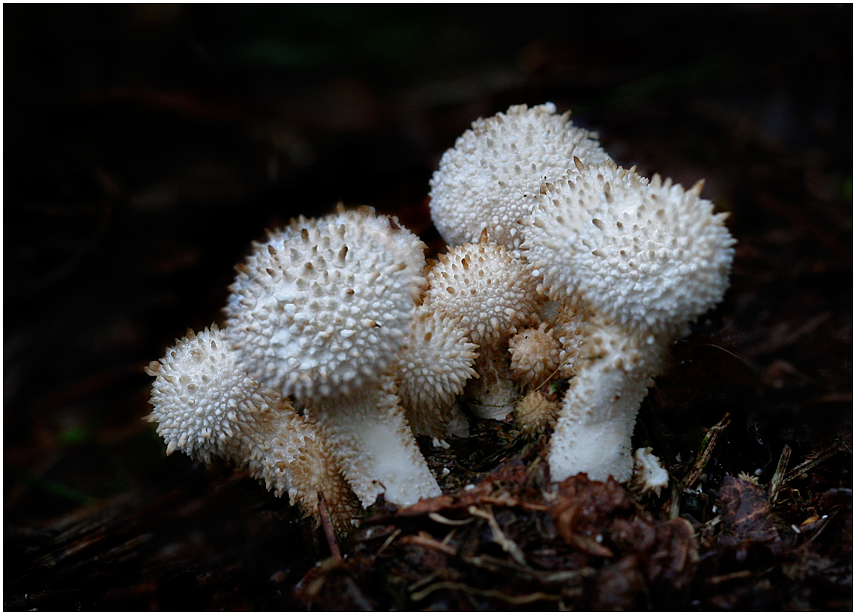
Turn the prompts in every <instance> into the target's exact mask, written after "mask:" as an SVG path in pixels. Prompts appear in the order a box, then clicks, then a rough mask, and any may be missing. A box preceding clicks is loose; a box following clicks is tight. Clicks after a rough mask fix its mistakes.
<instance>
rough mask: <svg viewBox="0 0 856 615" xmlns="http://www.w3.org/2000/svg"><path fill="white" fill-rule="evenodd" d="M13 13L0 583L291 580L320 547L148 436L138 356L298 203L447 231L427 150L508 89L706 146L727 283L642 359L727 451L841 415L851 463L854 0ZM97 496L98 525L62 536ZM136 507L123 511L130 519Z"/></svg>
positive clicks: (659, 141)
mask: <svg viewBox="0 0 856 615" xmlns="http://www.w3.org/2000/svg"><path fill="white" fill-rule="evenodd" d="M3 14H4V55H5V62H4V86H5V88H4V91H5V96H4V103H5V104H4V110H5V117H4V153H5V156H4V172H5V173H4V179H5V183H4V202H5V207H4V222H5V227H4V257H5V259H4V278H5V279H4V291H5V293H4V308H5V309H4V325H5V327H4V391H3V394H4V556H5V560H6V566H5V574H4V577H5V578H4V585H5V587H6V592H5V594H6V596H5V600H6V606H7V608H12V609H28V608H42V609H44V608H56V609H67V608H75V607H82V608H84V609H92V608H203V607H205V606H211V605H214V606H223V605H226V606H229V607H234V608H237V607H240V606H248V607H255V608H266V607H280V608H285V607H289V606H293V605H292V603H291V602H289V600H290V598H289V597H288V596H289V595H290V594H289V592H288V590H287V586H288V585H289V584H292V583H293V582H294V581H296V580H297V579H299V578H300V577H301V575H302V572H301V571H303V572H305V570H306V567H307V566H309V565H311V562H312V561H313V559H312V555H311V554H308V555H307V554H306V551H305V549H303V548H302V547H301V546H300V544H301V534H300V529H299V524H298V523H297V521H296V520H295V515H294V514H293V513H292V512H291V511H289V509H288V507H287V506H285V505H284V504H282V503H281V502H278V501H277V502H275V503H271V502H270V500H273V498H272V496H269V495H268V494H266V493H265V492H264V490H263V489H262V488H261V487H259V486H256V485H255V484H254V483H252V482H251V481H249V480H247V479H241V478H240V475H238V477H237V478H235V477H233V475H232V474H231V473H230V472H228V470H225V469H220V470H218V469H215V470H213V471H208V470H205V469H204V468H202V467H200V466H199V465H198V464H194V463H192V462H190V461H189V460H188V459H187V458H185V457H183V456H181V455H175V456H172V457H170V458H164V457H163V449H164V447H163V445H162V442H161V441H160V439H159V438H158V437H157V436H156V434H155V433H154V428H153V427H152V426H151V425H149V424H148V423H145V422H143V421H141V417H143V416H144V415H145V414H147V413H148V406H147V398H148V386H149V382H150V379H149V378H148V377H147V376H146V375H145V374H144V372H143V368H144V366H146V365H147V364H148V362H149V361H151V360H154V359H157V358H159V357H160V356H162V354H163V351H164V349H165V348H166V347H167V346H168V345H171V344H172V343H173V342H174V340H175V338H176V337H180V336H182V335H184V333H185V330H186V328H187V327H190V328H193V329H200V328H202V327H204V326H206V325H208V324H210V323H211V322H213V321H216V320H218V319H219V318H220V312H219V310H220V307H221V306H222V305H223V304H224V302H225V299H226V296H227V292H228V291H227V286H228V284H229V283H230V282H231V279H232V273H233V271H232V267H233V265H234V264H235V263H237V262H239V261H240V259H241V258H242V257H243V255H244V254H245V252H246V250H247V248H248V246H249V243H250V242H251V241H252V240H253V239H257V238H260V237H262V236H263V230H264V229H265V228H267V227H274V226H277V225H282V224H284V223H285V222H287V220H288V219H289V218H290V217H292V216H296V215H297V214H306V215H309V216H314V215H319V214H322V213H325V212H327V211H329V210H330V209H331V208H332V207H333V206H334V205H335V203H336V202H337V201H344V202H345V203H346V204H348V205H358V204H370V205H373V206H375V207H376V208H378V209H379V210H380V211H383V212H389V213H394V214H396V215H398V216H399V218H400V219H401V220H402V222H403V223H404V224H405V225H406V226H407V227H409V228H411V229H412V230H413V231H414V232H417V233H419V234H420V235H421V236H422V238H423V239H424V240H425V241H426V242H427V243H428V244H429V247H430V249H431V250H432V251H433V252H435V253H436V252H437V251H439V250H442V249H443V245H442V242H441V241H440V240H439V237H438V235H437V233H436V231H435V230H434V229H433V227H432V226H431V222H430V218H429V216H428V208H427V202H426V196H427V192H428V181H429V178H430V176H431V173H432V171H433V170H434V168H435V166H436V164H437V162H438V160H439V158H440V155H441V154H442V153H443V151H444V150H445V149H446V148H448V147H450V146H451V145H452V144H453V142H454V140H455V138H456V137H457V136H458V135H459V134H461V133H462V132H463V131H464V130H465V129H466V128H467V127H468V126H469V124H470V122H471V121H472V120H474V119H475V118H476V117H478V116H485V117H486V116H489V115H493V114H495V113H496V112H499V111H503V110H505V109H506V108H507V107H508V106H509V105H511V104H518V103H527V104H530V105H534V104H540V103H543V102H546V101H552V102H554V103H556V105H557V106H558V107H559V110H560V111H564V110H567V109H571V110H572V111H573V116H572V117H573V119H574V122H575V123H577V124H579V125H582V126H585V127H587V128H591V129H593V130H596V131H598V132H599V134H600V136H601V140H602V143H603V145H604V147H605V149H606V150H607V151H608V152H609V153H610V154H611V155H612V156H613V157H614V159H615V160H616V161H617V162H618V163H619V164H621V165H623V166H630V165H637V167H638V170H639V171H640V172H641V173H642V174H644V175H650V174H652V173H654V172H659V173H661V174H663V175H665V176H669V177H672V178H673V179H674V180H675V181H677V182H680V183H682V184H684V185H685V186H690V185H692V184H693V183H695V182H696V181H697V180H698V179H701V178H705V179H706V184H705V190H704V196H706V197H707V198H710V199H712V200H713V201H714V202H716V203H717V206H718V207H719V209H721V210H724V211H730V212H731V217H730V219H729V227H730V229H731V231H732V233H733V234H734V236H735V237H736V238H737V239H738V245H737V255H736V258H735V263H734V273H733V278H732V279H733V282H732V288H731V290H730V291H729V293H728V295H727V297H726V299H725V301H724V302H723V304H722V305H721V306H719V307H718V308H717V309H716V310H715V311H714V312H713V313H712V315H711V316H710V317H709V318H707V319H703V320H702V321H701V322H700V323H699V325H698V326H697V327H696V328H695V332H694V335H693V336H692V337H691V338H690V340H689V341H685V342H682V343H679V344H678V345H677V347H676V351H675V353H676V361H675V366H674V367H673V368H672V370H670V372H669V373H668V374H666V375H664V377H663V379H661V380H660V381H658V382H659V383H660V386H659V387H658V388H657V389H655V391H654V393H653V395H652V399H654V400H655V401H656V402H657V404H658V406H659V407H661V408H663V412H662V416H663V419H664V421H666V422H667V423H668V424H669V425H670V426H671V428H672V429H673V431H674V432H677V431H678V430H679V428H683V427H685V428H686V430H688V433H691V434H697V433H698V432H699V430H703V427H704V426H710V425H712V424H713V423H715V422H717V421H718V420H719V419H720V418H721V416H722V412H723V409H726V410H728V411H729V412H731V413H732V416H733V417H734V424H733V425H732V427H730V428H729V429H730V430H731V431H730V432H729V439H727V441H726V443H725V444H723V445H722V446H724V447H725V448H724V449H723V450H722V451H721V452H720V457H721V458H722V460H724V459H726V458H728V459H731V460H733V463H734V464H735V465H734V466H733V467H729V466H728V464H727V463H726V462H725V461H720V462H719V463H720V465H721V467H722V471H723V472H728V473H734V474H736V472H737V471H748V472H750V473H751V472H753V471H755V470H756V469H757V470H760V471H761V472H762V477H764V476H766V477H767V478H769V475H770V473H771V472H772V470H773V468H774V466H775V463H776V460H777V459H778V456H779V452H780V450H781V448H782V446H783V444H785V443H787V444H788V445H789V446H791V447H792V448H793V449H794V456H793V459H794V462H793V463H795V462H796V461H797V460H799V459H802V458H804V456H805V455H810V454H812V453H813V452H814V451H817V450H818V447H822V446H825V444H824V443H828V442H829V441H835V442H838V443H839V444H838V446H839V447H840V448H841V450H843V451H844V453H843V454H838V456H837V457H835V458H834V460H835V461H836V463H835V464H834V468H832V469H830V470H829V471H828V472H827V473H826V475H825V477H824V480H826V481H828V482H829V483H830V484H833V483H834V484H835V485H837V487H838V488H843V487H849V486H851V482H850V481H851V473H850V464H851V463H852V462H851V458H850V457H849V446H850V444H849V443H850V442H851V436H850V434H851V432H852V423H851V420H850V416H851V405H852V129H853V125H852V112H853V108H852V87H853V84H852V69H853V67H852V6H850V5H810V6H809V5H806V6H802V5H786V6H776V5H755V6H720V5H717V6H711V5H702V6H684V5H664V6H641V5H632V6H622V5H597V6H585V5H583V6H568V5H543V6H539V5H535V6H533V5H526V6H517V5H497V6H493V5H477V6H468V5H460V6H459V5H430V6H406V7H403V6H395V5H382V6H372V5H347V6H336V5H317V6H316V5H300V6H274V5H265V6H229V5H217V6H203V5H190V6H174V5H118V6H101V5H98V6H87V5H64V6H53V5H4V7H3ZM681 383H684V384H681ZM687 383H689V384H687ZM842 442H843V444H841V443H842ZM672 446H673V448H674V449H675V450H678V451H680V450H685V449H686V453H685V455H691V454H693V450H694V448H695V450H697V446H698V442H697V440H691V439H687V441H684V440H682V439H680V438H676V439H675V440H674V441H673V442H672ZM729 455H731V456H730V457H729ZM801 455H802V456H803V457H800V456H801ZM738 465H739V467H738ZM218 472H219V473H218ZM211 481H213V483H212V482H211ZM212 484H213V485H214V486H213V487H212ZM224 485H225V486H224ZM181 490H186V491H187V492H188V493H194V494H198V493H203V494H207V495H206V496H205V497H207V498H209V499H206V500H204V502H205V505H204V506H203V505H202V504H199V503H198V502H197V503H196V504H194V500H193V497H191V496H187V495H186V494H183V495H181V497H180V498H179V500H176V499H175V498H176V497H179V496H176V495H175V494H176V493H177V492H181ZM194 490H196V491H194ZM212 490H213V491H212ZM212 493H214V495H211V494H212ZM194 497H195V496H194ZM159 498H160V499H159ZM181 498H184V499H181ZM210 498H213V500H211V499H210ZM217 498H220V499H217ZM223 498H225V500H224V499H223ZM236 502H237V503H236ZM247 502H249V503H247ZM218 503H219V504H218ZM179 504H181V505H182V506H185V508H186V510H185V509H182V510H183V511H184V512H181V511H179V512H177V513H176V517H175V518H172V517H170V516H169V514H167V513H165V512H163V510H167V509H169V510H172V508H171V507H178V506H179ZM194 505H195V506H196V508H193V506H194ZM217 506H221V507H220V508H217ZM851 506H852V500H851ZM117 507H118V508H117ZM187 507H189V508H187ZM162 509H163V510H162ZM104 511H112V512H111V513H110V514H112V515H113V516H112V517H110V518H111V519H112V520H113V521H112V523H113V525H110V524H106V525H105V527H108V529H109V530H110V531H108V532H106V535H108V537H110V536H112V537H113V538H111V539H112V540H114V542H113V543H110V540H106V542H104V543H103V544H105V545H107V546H104V552H107V553H112V554H113V555H112V556H110V557H107V558H106V559H105V556H104V553H103V552H96V551H93V552H92V553H91V554H87V553H86V552H84V554H83V555H74V556H73V555H72V554H70V553H66V551H63V550H60V551H51V548H50V545H51V544H53V543H52V541H56V540H57V537H58V536H59V535H61V533H62V531H63V528H68V527H71V526H70V525H69V524H71V523H72V521H70V519H73V520H74V523H78V524H79V523H81V522H84V521H85V520H87V519H93V518H96V517H97V516H98V515H102V516H101V517H98V518H101V519H102V522H103V518H104V517H103V515H104V514H105V513H104ZM141 511H142V512H141ZM259 511H261V512H259ZM135 515H136V517H135ZM146 515H148V516H146ZM182 515H183V516H182ZM266 515H267V516H266ZM270 515H274V516H276V521H277V522H280V523H282V524H283V525H284V526H285V529H283V530H282V532H284V534H283V535H282V536H279V537H278V540H282V541H284V542H286V543H287V544H289V545H291V547H290V549H292V551H288V550H286V551H288V553H291V555H288V554H283V553H282V552H278V555H277V556H276V558H278V559H276V558H273V559H276V563H271V561H273V560H271V559H266V558H265V557H263V556H262V555H260V553H262V552H264V553H265V554H269V551H277V549H276V548H274V547H272V546H271V545H270V544H264V543H265V542H269V536H268V535H267V534H265V533H264V532H265V531H266V530H265V529H264V526H265V524H266V523H268V522H269V521H270V520H269V519H268V517H269V516H270ZM129 517H134V518H137V519H140V518H142V519H144V522H142V525H141V526H140V527H142V529H140V527H137V526H135V525H134V526H132V524H129V525H128V526H127V527H126V528H125V530H124V531H125V533H124V534H122V532H121V531H119V530H117V529H116V525H115V524H117V523H119V524H120V523H122V521H121V520H122V519H126V518H129ZM215 517H216V520H215V521H212V520H211V519H212V518H215ZM851 518H852V516H851ZM176 519H179V520H176ZM81 520H84V521H81ZM180 520H183V521H180ZM266 520H267V521H266ZM103 523H106V522H103ZM182 523H184V525H182ZM211 523H213V524H219V525H216V527H214V526H210V527H212V528H214V529H210V532H209V533H206V532H207V531H208V530H206V528H209V525H207V524H211ZM63 524H65V525H63ZM253 524H255V525H253ZM248 526H249V529H248ZM123 527H125V526H123ZM849 527H850V526H849V525H848V526H846V527H844V528H843V529H842V528H841V527H839V528H838V529H837V530H835V529H833V530H829V533H832V532H833V531H839V532H844V534H843V535H844V536H845V539H846V536H847V534H846V532H847V531H849V529H848V528H849ZM253 528H255V529H253ZM117 535H121V536H122V539H121V540H118V539H116V538H115V536H117ZM850 536H851V538H850V539H849V540H852V533H851V534H850ZM254 537H255V539H257V540H258V542H253V538H254ZM845 541H846V540H845ZM238 544H240V545H244V546H236V545H238ZM129 545H130V546H129ZM99 548H100V547H99ZM110 549H112V551H110ZM117 549H118V550H119V552H121V553H122V554H124V555H122V556H121V557H119V556H118V555H116V553H117V551H116V550H117ZM122 549H124V551H123V550H122ZM58 553H59V555H58ZM840 555H841V553H837V554H836V555H835V557H839V556H840ZM271 557H273V556H271ZM75 558H76V559H75ZM99 558H101V559H99ZM117 558H118V559H117ZM236 559H243V561H245V562H246V561H247V560H248V559H249V560H253V559H255V560H257V561H259V562H265V564H264V566H263V565H262V564H259V567H260V570H255V569H252V566H250V565H249V564H245V565H244V567H243V568H240V572H234V571H235V570H236V568H235V567H234V566H235V564H234V560H236ZM102 562H108V563H109V566H108V568H109V569H108V570H105V565H104V564H103V563H102ZM75 566H77V567H75ZM159 566H160V568H159ZM163 566H169V570H170V571H171V572H170V573H169V574H166V576H164V573H163ZM265 566H266V567H265ZM224 571H232V572H224ZM271 571H279V572H275V573H274V576H271V574H272V572H271ZM230 574H231V575H233V576H234V577H235V578H238V579H239V580H240V579H244V580H246V579H253V578H254V577H259V578H261V581H259V583H262V582H264V583H268V585H264V587H262V588H261V589H259V588H256V589H258V591H256V590H255V589H253V590H252V591H250V590H243V593H240V592H239V593H238V594H234V592H233V594H230V596H233V598H229V599H230V600H232V599H234V600H235V601H236V602H229V601H228V600H226V599H225V598H222V597H221V598H220V599H219V600H220V602H217V599H215V598H212V596H220V595H221V594H218V593H217V592H218V591H220V589H221V584H222V582H223V581H222V579H223V578H226V579H227V581H226V582H225V583H226V584H227V585H228V584H230V583H231V584H232V585H235V584H238V585H239V586H240V587H244V586H243V585H240V583H239V581H235V580H234V579H233V576H229V575H230ZM276 574H280V576H279V577H276ZM170 575H172V576H170ZM205 575H215V577H216V578H215V577H210V576H205ZM216 575H221V576H216ZM222 575H226V576H225V577H223V576H222ZM242 575H243V576H242ZM274 577H276V578H277V579H278V581H276V582H274V581H268V579H269V578H270V579H273V578H274ZM200 578H202V579H203V580H201V581H200ZM211 578H215V581H211V580H210V579H211ZM164 579H167V581H168V582H167V581H165V580H164ZM206 579H207V581H206ZM145 582H150V586H145ZM241 582H243V581H241ZM247 582H248V583H251V581H247ZM169 583H173V585H172V586H171V585H169ZM206 583H207V584H206ZM277 583H278V585H277ZM212 584H213V585H212ZM271 584H274V585H276V588H277V591H278V592H279V593H278V594H276V595H278V596H281V598H279V600H280V601H279V602H278V601H277V599H275V598H273V597H272V595H273V594H269V593H265V592H266V591H268V590H270V587H269V586H270V585H271ZM232 585H230V587H231V586H232ZM146 587H148V589H146ZM170 587H173V589H175V591H173V590H171V589H170ZM188 587H189V588H190V589H187V588H188ZM212 587H214V589H211V588H212ZM283 588H285V589H283ZM179 590H180V591H179ZM270 591H272V590H270ZM178 595H181V596H183V598H180V599H179V598H178V597H177V596H178ZM235 595H237V596H238V597H236V598H235V597H234V596H235ZM25 596H26V597H25ZM282 596H284V597H282ZM812 604H818V603H812ZM762 606H770V605H762ZM773 606H781V605H773ZM827 606H828V605H827ZM833 606H834V605H833Z"/></svg>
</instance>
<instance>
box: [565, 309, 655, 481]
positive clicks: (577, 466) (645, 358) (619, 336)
mask: <svg viewBox="0 0 856 615" xmlns="http://www.w3.org/2000/svg"><path fill="white" fill-rule="evenodd" d="M595 327H596V328H593V330H592V331H591V337H590V338H589V339H588V340H587V341H586V343H585V344H584V345H583V348H582V349H581V351H582V353H583V356H581V357H580V358H578V360H577V363H576V367H577V375H576V376H575V377H574V378H572V379H571V382H570V387H569V388H568V391H567V393H566V394H565V398H564V402H563V405H562V410H561V412H560V415H559V420H558V423H557V424H556V429H555V431H554V432H553V438H552V441H551V443H550V453H549V457H548V460H549V464H550V472H551V476H552V479H553V480H554V481H562V480H564V479H566V478H568V477H569V476H573V475H576V474H578V473H580V472H585V473H586V474H588V477H589V478H590V479H592V480H601V481H605V480H606V479H607V478H608V477H609V476H612V477H613V478H614V479H615V480H617V481H619V482H624V481H626V480H628V479H629V478H630V475H631V473H632V471H633V456H632V455H633V450H632V446H631V442H630V439H631V436H632V435H633V426H634V425H635V423H636V415H637V413H638V410H639V407H640V405H641V404H642V401H643V400H644V399H645V395H646V393H647V390H648V387H649V386H651V385H652V384H653V381H652V379H651V378H652V376H653V375H655V374H656V373H657V371H658V367H659V364H660V360H659V359H658V357H659V356H660V354H661V353H662V351H663V350H664V345H663V344H662V343H661V342H658V341H656V340H655V338H654V337H653V336H649V337H648V339H643V338H641V336H637V335H632V334H629V333H628V332H627V331H626V330H625V329H624V328H622V327H620V326H618V325H615V324H599V325H595Z"/></svg>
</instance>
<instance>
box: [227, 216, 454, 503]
mask: <svg viewBox="0 0 856 615" xmlns="http://www.w3.org/2000/svg"><path fill="white" fill-rule="evenodd" d="M423 248H424V244H423V243H422V242H421V241H420V240H419V239H418V238H417V237H416V236H415V235H413V234H412V233H411V232H410V231H407V230H405V229H402V228H401V227H400V226H399V225H398V223H397V220H396V219H394V218H389V217H386V216H375V215H374V210H372V209H371V208H361V209H359V210H357V211H339V212H338V213H337V214H331V215H329V216H326V217H324V218H319V219H314V220H307V219H304V218H300V219H298V220H296V221H294V222H292V224H291V225H290V226H289V227H288V228H286V229H285V230H283V231H281V232H278V233H272V234H271V235H270V237H269V238H268V241H267V242H265V243H261V244H256V245H255V247H254V251H253V253H252V254H251V255H250V257H249V258H248V259H247V264H246V265H245V266H242V267H240V268H239V269H238V280H237V281H236V282H235V284H234V285H233V286H232V291H233V293H234V295H236V296H233V297H230V299H229V301H228V302H227V305H226V312H227V315H228V321H227V322H228V329H227V331H228V336H229V340H230V341H231V343H232V345H233V346H234V348H235V349H236V350H237V352H238V355H239V360H240V361H241V364H242V365H243V366H244V367H245V368H246V370H247V371H248V372H249V373H250V374H251V375H252V376H254V377H255V378H258V379H259V380H260V381H261V382H263V383H265V384H266V385H268V386H271V387H276V388H277V389H278V390H280V391H283V393H284V394H287V395H290V396H293V397H294V398H296V399H298V400H300V401H303V402H306V404H307V407H308V412H311V413H312V416H315V417H317V420H318V422H319V424H320V426H321V428H322V430H323V431H324V433H325V434H326V436H327V437H328V439H329V440H330V445H331V451H332V453H333V455H334V456H335V457H336V459H337V462H338V463H339V466H340V467H341V468H342V471H343V472H344V474H345V477H346V478H347V479H348V481H349V483H350V484H351V486H352V487H353V488H354V491H355V492H356V494H357V496H358V497H359V498H360V500H361V501H362V502H363V503H364V504H365V505H368V504H371V503H373V502H374V500H375V498H376V497H377V495H378V494H380V493H382V492H384V491H385V492H386V496H387V500H388V501H390V502H392V503H395V504H402V505H409V504H413V503H415V502H416V501H418V500H419V498H421V497H432V496H435V495H439V494H440V488H439V486H438V485H437V482H436V480H435V479H434V478H433V476H432V475H431V473H430V471H429V469H428V465H427V463H426V462H425V459H424V458H423V457H422V456H421V454H420V453H419V450H418V448H417V447H416V443H415V440H414V437H413V433H412V432H411V430H410V429H409V427H408V426H407V425H406V423H405V422H404V419H403V414H402V413H401V412H400V409H398V408H397V406H398V403H399V400H398V397H397V395H395V394H394V391H392V392H391V391H390V390H389V386H388V383H387V376H386V374H387V372H388V370H389V369H390V368H391V366H392V365H393V364H394V362H395V361H396V360H397V358H398V356H399V354H400V351H401V349H402V347H403V346H404V344H405V342H406V339H407V336H408V333H409V321H410V318H411V313H412V311H413V309H414V307H415V302H416V300H417V299H418V297H419V295H420V292H421V290H422V289H423V287H424V283H425V280H424V278H423V277H422V270H423V267H424V265H425V257H424V255H423V252H422V250H423ZM373 413H374V414H373ZM399 418H400V419H401V420H399Z"/></svg>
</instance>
